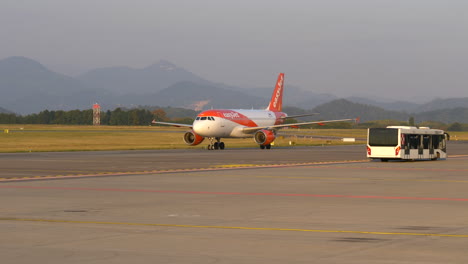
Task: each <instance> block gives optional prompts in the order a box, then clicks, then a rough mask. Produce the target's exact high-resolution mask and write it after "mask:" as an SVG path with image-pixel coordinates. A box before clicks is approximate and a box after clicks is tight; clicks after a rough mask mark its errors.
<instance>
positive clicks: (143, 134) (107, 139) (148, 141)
mask: <svg viewBox="0 0 468 264" xmlns="http://www.w3.org/2000/svg"><path fill="white" fill-rule="evenodd" d="M0 129H1V131H0V132H2V133H0V152H42V151H92V150H136V149H139V150H144V149H177V148H206V146H207V145H208V143H209V141H208V140H205V141H204V142H203V143H202V144H200V145H198V146H193V147H192V146H187V145H186V144H185V143H184V142H183V140H182V136H183V133H184V132H185V131H187V130H188V129H187V128H173V127H150V126H144V127H143V126H141V127H138V126H57V125H0ZM5 129H8V130H9V133H4V132H5ZM155 131H157V132H158V133H153V132H155ZM281 133H282V134H281V136H278V137H277V139H276V140H275V142H274V143H275V146H288V145H297V146H301V145H336V144H363V143H364V142H363V141H357V142H356V143H342V142H341V139H340V138H343V137H352V138H366V130H365V129H284V130H281ZM301 136H330V137H338V138H336V139H310V138H303V137H301ZM451 136H452V139H458V140H468V132H458V133H457V132H452V133H451ZM223 141H224V142H225V143H226V146H227V148H241V147H252V148H256V147H257V144H255V142H254V141H253V138H247V139H223Z"/></svg>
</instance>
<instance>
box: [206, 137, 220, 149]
mask: <svg viewBox="0 0 468 264" xmlns="http://www.w3.org/2000/svg"><path fill="white" fill-rule="evenodd" d="M208 139H209V140H210V144H209V145H208V150H214V149H224V142H221V138H218V137H217V138H212V137H210V138H208ZM215 139H216V142H214V143H213V141H214V140H215Z"/></svg>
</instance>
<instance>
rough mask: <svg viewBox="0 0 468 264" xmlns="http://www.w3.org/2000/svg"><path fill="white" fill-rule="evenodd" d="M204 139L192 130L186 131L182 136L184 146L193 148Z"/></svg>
mask: <svg viewBox="0 0 468 264" xmlns="http://www.w3.org/2000/svg"><path fill="white" fill-rule="evenodd" d="M204 139H205V138H204V137H202V136H200V135H197V134H196V133H195V132H193V130H191V131H187V132H185V134H184V141H185V144H187V145H190V146H195V145H198V144H200V143H202V142H203V140H204Z"/></svg>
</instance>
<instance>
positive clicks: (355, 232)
mask: <svg viewBox="0 0 468 264" xmlns="http://www.w3.org/2000/svg"><path fill="white" fill-rule="evenodd" d="M0 221H19V222H42V223H67V224H97V225H120V226H152V227H181V228H205V229H208V228H209V229H237V230H256V231H290V232H311V233H347V234H366V235H393V236H426V237H456V238H468V235H454V234H434V233H404V232H375V231H355V230H320V229H298V228H273V227H245V226H205V225H175V224H149V223H126V222H102V221H76V220H58V219H30V218H8V217H2V218H0Z"/></svg>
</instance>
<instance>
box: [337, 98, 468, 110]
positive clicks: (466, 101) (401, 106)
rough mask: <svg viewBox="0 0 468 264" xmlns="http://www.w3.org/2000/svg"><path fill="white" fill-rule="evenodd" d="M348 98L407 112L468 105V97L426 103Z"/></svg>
mask: <svg viewBox="0 0 468 264" xmlns="http://www.w3.org/2000/svg"><path fill="white" fill-rule="evenodd" d="M346 100H348V101H351V102H354V103H360V104H366V105H373V106H377V107H380V108H383V109H385V110H392V111H399V112H407V113H422V112H428V111H435V110H443V109H451V108H457V107H468V97H465V98H447V99H435V100H433V101H430V102H428V103H424V104H417V103H412V102H408V101H395V102H381V101H375V100H372V99H368V98H362V97H348V98H346Z"/></svg>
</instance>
